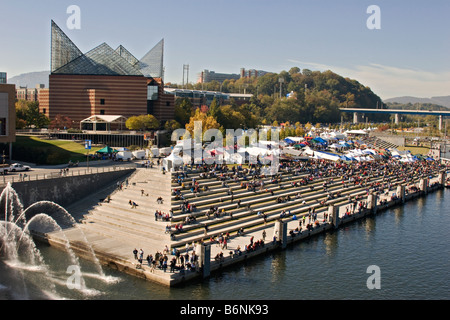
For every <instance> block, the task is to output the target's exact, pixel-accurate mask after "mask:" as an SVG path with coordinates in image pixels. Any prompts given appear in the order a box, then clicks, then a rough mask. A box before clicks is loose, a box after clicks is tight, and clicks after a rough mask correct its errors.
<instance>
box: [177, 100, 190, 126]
mask: <svg viewBox="0 0 450 320" xmlns="http://www.w3.org/2000/svg"><path fill="white" fill-rule="evenodd" d="M192 108H193V106H192V103H191V101H190V100H189V99H188V98H182V99H177V101H176V102H175V120H176V121H177V122H178V123H180V124H181V125H182V126H184V125H186V123H188V122H189V119H190V118H191V116H192V114H193V110H192Z"/></svg>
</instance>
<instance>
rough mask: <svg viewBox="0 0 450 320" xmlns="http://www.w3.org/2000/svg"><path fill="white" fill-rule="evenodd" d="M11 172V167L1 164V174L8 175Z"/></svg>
mask: <svg viewBox="0 0 450 320" xmlns="http://www.w3.org/2000/svg"><path fill="white" fill-rule="evenodd" d="M8 170H9V165H7V164H0V174H7V173H8Z"/></svg>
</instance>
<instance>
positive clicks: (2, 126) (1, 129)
mask: <svg viewBox="0 0 450 320" xmlns="http://www.w3.org/2000/svg"><path fill="white" fill-rule="evenodd" d="M0 136H6V118H0Z"/></svg>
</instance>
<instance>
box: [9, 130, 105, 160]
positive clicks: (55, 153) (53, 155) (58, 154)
mask: <svg viewBox="0 0 450 320" xmlns="http://www.w3.org/2000/svg"><path fill="white" fill-rule="evenodd" d="M99 149H100V148H99V147H96V148H95V147H92V149H91V150H90V152H89V153H90V154H93V153H95V151H97V150H99ZM13 158H14V159H15V160H20V161H26V162H31V163H35V164H38V165H45V164H47V165H55V164H65V163H68V162H69V161H70V160H72V161H73V162H76V161H80V162H82V161H86V150H85V149H84V144H81V143H77V142H74V141H69V140H42V139H39V138H37V137H34V136H17V137H16V142H15V143H13Z"/></svg>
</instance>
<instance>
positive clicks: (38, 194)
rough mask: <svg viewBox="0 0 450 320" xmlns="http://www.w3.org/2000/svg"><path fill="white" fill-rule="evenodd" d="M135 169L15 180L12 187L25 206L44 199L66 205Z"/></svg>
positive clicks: (127, 174)
mask: <svg viewBox="0 0 450 320" xmlns="http://www.w3.org/2000/svg"><path fill="white" fill-rule="evenodd" d="M134 171H135V169H127V170H119V171H111V172H101V173H92V174H86V175H80V176H69V177H60V178H55V179H44V180H37V181H23V182H14V183H13V184H12V187H13V188H14V190H15V191H16V192H17V194H18V195H19V196H20V199H21V201H22V204H23V206H24V207H25V208H26V207H28V206H30V205H31V204H33V203H35V202H37V201H42V200H47V201H53V202H55V203H57V204H59V205H60V206H63V207H65V206H68V205H70V204H72V203H74V202H76V201H79V200H81V199H83V198H85V197H87V196H89V195H90V194H92V193H95V192H96V191H98V190H100V189H102V188H104V187H106V186H108V185H111V184H112V183H115V182H116V181H119V180H122V179H125V178H126V177H128V176H129V175H131V174H132V173H133V172H134ZM2 190H3V189H2Z"/></svg>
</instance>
